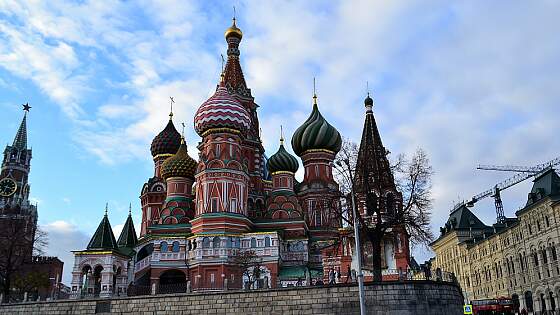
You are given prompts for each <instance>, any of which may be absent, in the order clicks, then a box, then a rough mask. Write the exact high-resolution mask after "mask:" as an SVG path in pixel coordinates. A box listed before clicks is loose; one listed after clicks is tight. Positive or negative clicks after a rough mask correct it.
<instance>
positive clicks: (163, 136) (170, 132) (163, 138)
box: [150, 114, 181, 157]
mask: <svg viewBox="0 0 560 315" xmlns="http://www.w3.org/2000/svg"><path fill="white" fill-rule="evenodd" d="M172 117H173V115H171V114H170V115H169V122H168V123H167V125H166V126H165V128H164V129H163V130H162V131H161V132H160V133H159V134H158V135H157V136H155V138H154V140H152V145H151V146H150V151H151V153H152V156H153V157H156V156H158V155H160V154H169V155H171V154H175V153H177V150H179V146H180V145H181V135H180V134H179V132H178V131H177V129H175V125H173V120H172V119H171V118H172Z"/></svg>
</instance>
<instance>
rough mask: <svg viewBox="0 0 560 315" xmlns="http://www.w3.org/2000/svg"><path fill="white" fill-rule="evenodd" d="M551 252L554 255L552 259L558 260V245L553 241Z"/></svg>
mask: <svg viewBox="0 0 560 315" xmlns="http://www.w3.org/2000/svg"><path fill="white" fill-rule="evenodd" d="M550 254H551V256H552V260H554V261H556V259H558V256H556V246H555V245H554V243H552V246H551V247H550Z"/></svg>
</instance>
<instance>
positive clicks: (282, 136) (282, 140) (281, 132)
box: [280, 125, 284, 145]
mask: <svg viewBox="0 0 560 315" xmlns="http://www.w3.org/2000/svg"><path fill="white" fill-rule="evenodd" d="M280 145H284V130H282V125H280Z"/></svg>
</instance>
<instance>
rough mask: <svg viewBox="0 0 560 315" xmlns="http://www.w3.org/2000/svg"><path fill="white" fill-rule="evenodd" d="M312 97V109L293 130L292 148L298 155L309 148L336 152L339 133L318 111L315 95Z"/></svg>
mask: <svg viewBox="0 0 560 315" xmlns="http://www.w3.org/2000/svg"><path fill="white" fill-rule="evenodd" d="M313 98H314V102H313V111H311V115H309V118H307V120H306V121H305V122H304V123H303V125H301V126H300V127H299V128H298V129H297V130H296V131H295V132H294V135H293V136H292V149H294V152H295V154H297V155H298V156H302V155H303V154H304V153H305V152H306V151H309V150H327V151H331V152H334V153H337V152H338V151H340V146H341V144H342V138H341V137H340V133H339V132H338V130H336V128H334V127H333V126H331V124H329V123H328V122H327V121H326V120H325V118H323V115H321V112H319V107H318V106H317V96H314V97H313Z"/></svg>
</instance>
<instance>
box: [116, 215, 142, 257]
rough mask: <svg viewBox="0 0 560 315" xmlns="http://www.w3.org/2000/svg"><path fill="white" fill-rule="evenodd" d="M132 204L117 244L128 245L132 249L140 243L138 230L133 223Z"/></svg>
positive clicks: (120, 245)
mask: <svg viewBox="0 0 560 315" xmlns="http://www.w3.org/2000/svg"><path fill="white" fill-rule="evenodd" d="M131 209H132V206H131V207H130V209H129V211H128V218H127V219H126V222H125V223H124V227H123V229H122V231H121V235H120V236H119V240H118V241H117V244H118V246H119V248H121V247H126V248H129V249H132V248H134V247H135V246H136V244H137V243H138V238H137V237H136V230H135V229H134V223H132V213H131V212H132V211H131Z"/></svg>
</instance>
